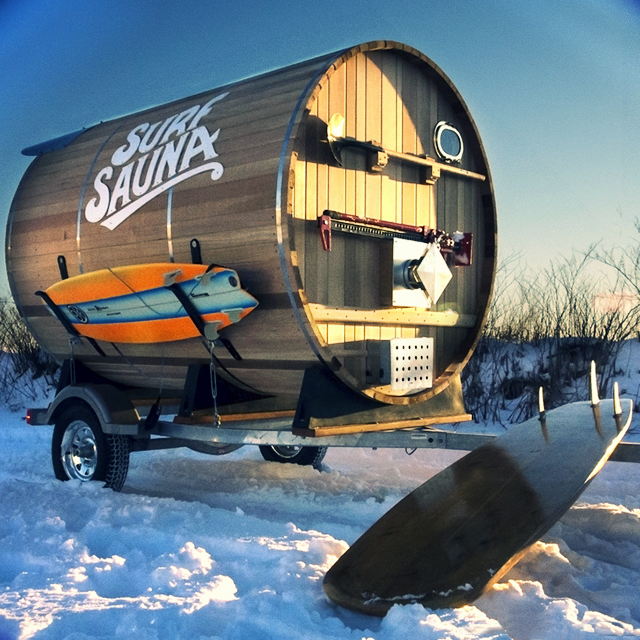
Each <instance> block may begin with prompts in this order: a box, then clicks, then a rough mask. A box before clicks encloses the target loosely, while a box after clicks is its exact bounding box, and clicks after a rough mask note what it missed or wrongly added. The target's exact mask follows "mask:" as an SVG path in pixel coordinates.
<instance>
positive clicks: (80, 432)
mask: <svg viewBox="0 0 640 640" xmlns="http://www.w3.org/2000/svg"><path fill="white" fill-rule="evenodd" d="M130 452H131V440H130V438H129V437H128V436H122V435H107V434H105V433H104V432H103V431H102V428H101V427H100V422H99V421H98V418H97V417H96V415H95V414H94V413H93V411H91V409H89V408H88V407H85V406H82V405H75V406H73V407H69V408H68V409H66V410H65V411H63V412H62V414H61V415H60V416H59V417H58V419H57V420H56V423H55V426H54V428H53V438H52V440H51V461H52V462H53V472H54V474H55V476H56V478H57V479H58V480H81V481H82V482H89V481H91V480H95V481H98V482H104V483H105V486H106V487H109V488H110V489H113V490H114V491H120V489H122V487H123V485H124V483H125V480H126V479H127V472H128V471H129V454H130Z"/></svg>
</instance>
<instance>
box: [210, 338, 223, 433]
mask: <svg viewBox="0 0 640 640" xmlns="http://www.w3.org/2000/svg"><path fill="white" fill-rule="evenodd" d="M208 343H209V356H210V360H209V380H210V383H211V397H212V398H213V425H214V426H215V427H219V426H220V415H219V414H218V373H217V370H216V363H215V357H214V355H213V350H214V349H215V344H214V343H213V341H212V340H209V341H208Z"/></svg>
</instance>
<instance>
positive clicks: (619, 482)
mask: <svg viewBox="0 0 640 640" xmlns="http://www.w3.org/2000/svg"><path fill="white" fill-rule="evenodd" d="M629 363H630V364H629V366H628V367H627V368H626V369H625V370H624V371H623V378H624V380H625V387H626V390H627V395H628V397H634V394H637V391H638V381H639V380H640V377H639V376H638V371H637V368H636V364H635V363H636V359H635V358H630V359H629ZM636 419H637V418H636ZM50 439H51V429H50V428H49V427H29V426H27V425H26V424H25V423H24V421H23V420H22V414H21V413H11V412H10V411H9V410H8V409H7V410H2V409H0V454H1V462H0V514H1V517H0V640H17V639H20V640H26V639H27V638H35V639H37V640H45V639H47V640H63V639H67V640H93V639H98V638H99V639H106V638H126V639H130V638H136V640H152V639H153V640H156V639H158V640H159V639H162V640H165V639H166V640H180V639H184V640H187V639H188V640H204V639H207V640H210V639H213V638H216V639H218V638H220V639H222V638H224V639H229V640H249V639H254V638H255V639H257V640H269V639H273V640H286V639H287V638H295V639H296V640H297V639H305V640H306V639H318V640H320V639H322V640H329V639H333V638H344V639H350V640H351V639H354V640H369V639H371V638H373V639H375V640H390V639H398V640H400V639H402V640H407V639H408V638H409V639H411V640H445V639H450V640H462V639H464V640H472V639H489V638H491V639H493V640H506V639H508V638H512V639H513V640H578V639H580V640H582V639H584V638H587V639H597V638H631V637H637V636H640V492H639V488H640V465H633V464H623V463H608V464H607V465H606V466H605V468H604V469H603V471H602V472H601V473H600V475H598V476H597V477H596V479H595V480H594V481H593V483H592V484H591V485H590V487H589V488H588V490H587V491H586V492H585V493H584V494H583V495H582V497H581V499H580V502H579V503H578V504H577V505H576V506H574V508H572V509H571V510H570V511H569V512H568V513H567V515H566V516H565V517H564V518H563V519H562V520H561V521H560V523H559V524H557V525H556V526H555V527H554V528H553V529H552V530H551V531H550V533H549V534H547V535H546V536H545V538H544V539H543V541H541V542H539V543H537V544H536V545H534V546H533V547H532V548H531V550H530V551H529V552H528V553H527V554H526V556H525V557H524V558H523V559H522V560H521V561H520V562H519V563H518V564H517V565H516V566H515V567H514V568H513V569H512V570H511V572H510V573H509V574H508V575H507V576H506V577H505V578H504V579H503V581H502V582H501V583H499V584H498V585H496V586H495V587H494V588H493V589H492V590H491V591H490V592H489V593H487V594H486V595H485V596H483V597H482V598H481V599H480V600H478V601H477V602H476V604H475V606H469V607H465V608H462V609H451V610H438V611H430V610H426V609H424V608H423V607H421V606H418V605H412V606H406V607H400V606H397V607H395V608H393V609H392V610H391V611H390V613H389V614H388V615H387V616H386V618H384V619H378V618H371V617H368V616H364V615H357V614H354V613H350V612H348V611H345V610H343V609H340V608H339V607H336V606H335V605H333V604H331V603H330V602H328V601H327V599H326V598H325V596H324V594H323V591H322V578H323V576H324V573H325V571H326V570H327V569H328V567H329V566H331V564H332V563H333V562H334V560H335V559H336V558H337V557H338V556H339V555H340V554H341V553H342V552H343V551H344V550H345V549H346V548H347V546H348V545H349V544H350V543H352V542H353V541H354V540H355V539H356V538H357V537H358V536H359V535H360V534H361V533H362V532H363V531H364V530H365V529H366V528H368V527H369V526H370V525H371V524H372V523H373V522H374V521H375V520H377V519H378V518H379V517H380V516H381V515H382V514H383V513H384V512H385V511H387V510H388V509H389V508H390V507H391V506H393V504H395V503H396V502H397V501H398V500H399V499H400V498H401V497H402V496H404V495H406V493H408V492H409V491H410V490H412V489H414V488H415V487H417V486H418V485H419V484H420V483H422V482H424V481H425V480H427V479H428V478H429V477H431V476H432V475H433V474H435V473H436V472H437V471H439V470H440V469H442V468H443V467H445V466H447V465H449V464H451V463H452V462H453V461H455V460H456V459H457V458H458V457H459V456H460V455H462V454H460V453H456V452H451V451H433V450H432V451H429V450H419V451H416V452H415V453H414V454H413V455H411V456H409V455H407V454H406V453H405V452H404V451H390V450H377V451H368V450H367V451H364V450H349V449H332V450H330V451H329V453H328V454H327V457H326V458H325V461H324V465H323V468H322V470H321V471H317V470H314V469H311V468H308V467H298V466H294V465H281V464H277V463H268V462H265V461H263V460H262V458H261V456H260V453H259V451H258V450H257V449H255V448H250V447H247V448H244V449H241V450H239V451H237V452H235V453H232V454H230V455H228V456H223V457H209V456H206V455H202V454H197V453H194V452H190V451H187V450H177V451H163V452H145V453H136V454H133V455H132V458H131V468H130V472H129V476H128V479H127V482H126V484H125V487H124V490H123V491H122V493H114V492H112V491H110V490H106V489H103V488H101V486H99V485H98V484H97V483H87V484H82V483H80V482H66V483H62V482H58V481H56V480H54V479H53V473H52V470H51V463H50V453H49V449H50Z"/></svg>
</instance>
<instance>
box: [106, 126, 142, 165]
mask: <svg viewBox="0 0 640 640" xmlns="http://www.w3.org/2000/svg"><path fill="white" fill-rule="evenodd" d="M148 127H149V123H148V122H145V123H144V124H139V125H138V126H137V127H134V128H133V129H131V131H130V132H129V135H128V136H127V142H128V143H129V144H128V145H126V144H125V145H123V146H122V147H118V148H117V149H116V150H115V151H114V152H113V155H112V156H111V164H115V165H116V166H119V165H121V164H124V163H125V162H129V160H131V158H132V157H133V154H134V153H135V152H136V151H137V150H138V146H139V145H140V136H139V135H138V132H140V133H144V132H145V131H146V130H147V128H148Z"/></svg>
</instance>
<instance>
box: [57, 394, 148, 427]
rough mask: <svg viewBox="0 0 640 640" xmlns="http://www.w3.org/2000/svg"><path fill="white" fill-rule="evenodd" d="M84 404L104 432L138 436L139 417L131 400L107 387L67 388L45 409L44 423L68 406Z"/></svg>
mask: <svg viewBox="0 0 640 640" xmlns="http://www.w3.org/2000/svg"><path fill="white" fill-rule="evenodd" d="M77 402H84V403H85V404H86V405H88V406H89V408H90V409H91V410H92V411H93V412H94V413H95V414H96V417H97V418H98V420H99V421H100V426H101V428H102V431H103V432H104V433H108V434H121V435H131V436H133V435H138V434H139V433H140V431H141V428H142V427H141V421H140V415H139V414H138V412H137V411H136V408H135V407H134V406H133V404H132V403H131V401H130V400H129V399H128V398H127V397H126V396H125V394H123V393H122V392H121V391H120V390H118V389H116V388H115V387H114V386H112V385H109V384H83V385H69V386H67V387H65V388H64V389H63V390H62V391H60V393H58V394H57V395H56V397H55V398H54V400H53V402H52V403H51V404H50V405H49V408H48V410H47V420H46V422H47V424H54V423H55V421H56V419H57V417H58V416H59V415H60V414H61V413H62V412H63V411H64V410H65V409H66V408H67V407H69V406H70V405H72V404H74V403H77Z"/></svg>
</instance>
